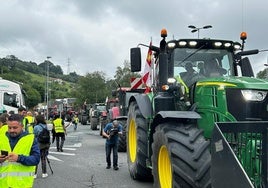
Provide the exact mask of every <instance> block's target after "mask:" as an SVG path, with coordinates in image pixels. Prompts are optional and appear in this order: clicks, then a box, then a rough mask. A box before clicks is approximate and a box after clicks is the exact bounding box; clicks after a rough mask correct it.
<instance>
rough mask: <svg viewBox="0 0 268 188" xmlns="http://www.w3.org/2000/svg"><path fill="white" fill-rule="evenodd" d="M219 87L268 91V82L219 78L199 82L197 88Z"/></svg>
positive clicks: (240, 78) (233, 77) (234, 77)
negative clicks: (206, 86)
mask: <svg viewBox="0 0 268 188" xmlns="http://www.w3.org/2000/svg"><path fill="white" fill-rule="evenodd" d="M201 85H203V86H205V85H218V86H222V87H236V88H246V89H261V90H268V81H265V80H263V79H258V78H253V77H237V76H231V77H217V78H206V79H202V80H200V81H198V82H197V86H201Z"/></svg>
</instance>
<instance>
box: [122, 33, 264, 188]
mask: <svg viewBox="0 0 268 188" xmlns="http://www.w3.org/2000/svg"><path fill="white" fill-rule="evenodd" d="M243 34H244V33H243ZM166 36H167V32H166V30H165V29H164V30H162V31H161V37H163V39H162V40H161V42H160V47H156V46H147V47H148V48H149V49H150V50H152V51H153V53H154V57H155V62H154V65H153V66H154V67H153V69H154V71H153V72H154V75H153V78H154V79H153V84H152V87H151V91H150V92H149V93H142V94H136V95H133V96H132V97H130V99H129V108H128V120H127V134H126V135H127V157H128V168H129V172H130V175H131V177H132V178H133V179H138V180H149V179H151V180H152V179H153V180H154V186H155V187H161V188H171V187H173V188H177V187H183V188H185V187H202V188H205V187H224V186H219V185H218V184H213V183H215V182H219V181H214V180H213V178H214V176H212V171H211V166H212V165H213V164H212V163H211V159H212V157H213V156H212V153H214V152H212V150H213V147H212V146H211V145H212V142H211V139H212V137H213V130H214V127H215V125H216V126H217V123H220V122H231V123H232V122H240V123H241V122H255V123H254V126H257V125H258V124H260V123H261V122H264V121H267V120H268V107H267V106H268V96H267V92H268V83H267V82H266V81H264V80H261V79H257V78H254V74H253V70H252V67H251V65H250V62H249V59H248V57H243V56H247V55H252V54H257V53H258V52H259V51H258V50H251V51H243V46H244V42H245V39H246V36H245V35H241V39H242V41H243V43H242V45H241V44H240V43H238V42H233V41H229V40H216V39H180V40H171V41H168V42H167V41H166V40H165V38H166ZM142 45H143V44H142ZM143 46H146V45H143ZM130 53H131V71H132V72H138V71H140V70H141V50H140V48H139V47H136V48H132V49H131V51H130ZM227 132H228V131H227ZM241 134H242V133H238V132H237V133H235V134H233V135H232V136H231V137H232V138H233V140H234V141H233V142H232V143H233V145H235V147H234V150H235V149H237V150H239V151H240V152H239V153H238V155H239V156H237V157H238V158H239V159H240V163H241V164H242V165H244V166H248V165H247V164H248V163H249V160H251V161H252V160H255V161H254V162H253V163H254V164H255V163H256V164H257V163H258V164H259V167H260V166H261V163H260V161H261V157H260V154H259V153H260V150H261V149H264V148H262V147H260V144H258V142H260V139H259V136H260V135H259V134H257V135H254V136H252V135H249V133H248V134H245V135H243V136H241ZM225 139H227V138H225V137H224V140H225ZM242 140H246V144H241V146H240V145H239V144H237V143H239V142H241V141H242ZM217 143H218V141H216V142H215V143H214V144H215V145H216V144H217ZM220 143H223V142H220ZM227 143H228V142H227ZM229 144H230V142H229ZM219 145H220V146H222V145H221V144H219ZM265 147H266V146H265ZM219 148H221V147H219ZM266 149H267V148H266ZM249 150H250V151H256V152H255V153H257V154H255V155H254V156H249V154H248V152H247V151H249ZM217 151H221V150H217ZM223 151H225V148H223ZM265 151H266V150H265ZM216 153H217V154H219V152H216ZM231 153H232V152H231ZM245 155H248V157H247V156H245ZM257 156H258V157H257ZM266 156H267V155H266ZM224 160H225V159H224V158H223V159H222V161H224ZM226 160H227V159H226ZM218 162H219V161H218ZM223 166H224V165H223ZM238 166H241V165H238ZM252 166H255V167H254V169H252V168H253V167H252V168H251V169H248V170H247V171H246V172H247V173H248V176H249V178H245V179H250V180H252V181H251V182H250V183H249V184H254V185H255V186H256V187H258V185H256V182H257V183H261V184H263V181H262V180H258V181H256V179H262V177H261V176H263V174H262V173H259V171H260V169H261V168H256V165H252ZM266 167H267V163H266ZM244 169H246V168H244ZM230 170H231V169H230ZM242 171H244V170H242ZM266 171H267V168H266ZM256 174H260V176H258V177H257V176H256ZM266 174H267V172H266ZM212 177H213V178H212ZM222 177H224V176H222ZM233 179H235V178H233ZM264 179H266V178H264ZM227 181H231V180H229V179H228V180H227ZM235 181H239V180H235ZM264 181H267V180H264ZM221 182H223V181H221ZM254 182H255V183H254ZM222 185H224V182H223V183H222Z"/></svg>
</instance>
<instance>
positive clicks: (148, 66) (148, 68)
mask: <svg viewBox="0 0 268 188" xmlns="http://www.w3.org/2000/svg"><path fill="white" fill-rule="evenodd" d="M151 45H152V41H151V42H150V46H151ZM152 53H153V52H152V50H151V49H150V48H149V49H148V53H147V58H146V63H145V67H144V72H143V76H142V83H143V84H144V85H145V86H146V88H147V87H150V86H151V85H152Z"/></svg>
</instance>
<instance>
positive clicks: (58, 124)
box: [53, 118, 64, 133]
mask: <svg viewBox="0 0 268 188" xmlns="http://www.w3.org/2000/svg"><path fill="white" fill-rule="evenodd" d="M53 124H54V128H55V132H56V133H64V129H63V125H62V119H61V118H57V119H55V120H54V121H53Z"/></svg>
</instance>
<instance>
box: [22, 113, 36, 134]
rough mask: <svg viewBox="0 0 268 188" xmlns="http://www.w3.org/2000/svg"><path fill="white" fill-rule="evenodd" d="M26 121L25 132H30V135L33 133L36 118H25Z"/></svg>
mask: <svg viewBox="0 0 268 188" xmlns="http://www.w3.org/2000/svg"><path fill="white" fill-rule="evenodd" d="M24 119H25V120H24V121H25V123H24V127H25V130H26V131H28V133H33V126H34V117H33V116H25V118H24ZM26 119H27V120H26ZM26 123H27V125H26Z"/></svg>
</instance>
